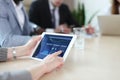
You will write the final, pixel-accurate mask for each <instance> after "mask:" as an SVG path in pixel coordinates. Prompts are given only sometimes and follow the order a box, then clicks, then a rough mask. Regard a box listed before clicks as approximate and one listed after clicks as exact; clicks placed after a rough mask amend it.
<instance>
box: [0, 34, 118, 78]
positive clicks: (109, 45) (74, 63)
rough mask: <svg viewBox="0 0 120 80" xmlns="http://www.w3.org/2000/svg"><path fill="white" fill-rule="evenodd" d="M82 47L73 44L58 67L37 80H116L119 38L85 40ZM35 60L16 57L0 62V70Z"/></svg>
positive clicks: (14, 68) (22, 67)
mask: <svg viewBox="0 0 120 80" xmlns="http://www.w3.org/2000/svg"><path fill="white" fill-rule="evenodd" d="M85 44H86V45H85V49H84V50H80V49H78V48H75V47H73V48H72V49H71V52H70V54H69V56H68V58H67V60H66V61H65V64H64V66H63V67H62V69H60V70H56V71H53V72H52V73H50V74H46V75H45V76H43V77H42V78H41V79H40V80H120V37H109V36H104V37H99V38H93V39H86V40H85ZM38 63H39V62H38V61H35V60H31V59H23V60H22V59H19V60H16V61H12V62H3V63H0V72H1V71H11V70H12V71H14V70H18V69H19V70H21V69H26V68H27V67H29V66H32V65H33V64H38Z"/></svg>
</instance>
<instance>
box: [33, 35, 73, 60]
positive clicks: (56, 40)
mask: <svg viewBox="0 0 120 80" xmlns="http://www.w3.org/2000/svg"><path fill="white" fill-rule="evenodd" d="M72 38H73V37H72V36H61V35H51V34H45V35H44V37H43V38H42V40H41V42H40V43H39V44H38V47H37V49H36V50H35V53H34V54H33V57H35V58H40V59H43V58H45V57H46V56H47V55H49V54H52V53H54V52H56V51H59V50H62V54H60V55H59V56H60V57H63V56H64V54H65V51H66V49H67V47H68V46H69V44H70V42H71V40H72Z"/></svg>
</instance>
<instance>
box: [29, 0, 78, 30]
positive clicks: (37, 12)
mask: <svg viewBox="0 0 120 80" xmlns="http://www.w3.org/2000/svg"><path fill="white" fill-rule="evenodd" d="M59 14H60V22H59V23H60V24H64V23H66V24H68V25H75V26H79V24H78V23H77V22H76V21H75V20H74V19H73V17H72V15H71V12H70V10H69V8H68V6H67V5H65V4H62V5H61V6H60V7H59ZM29 18H30V21H31V22H33V23H35V24H37V25H39V26H41V27H42V28H53V26H52V18H51V13H50V8H49V3H48V0H37V1H34V2H33V3H32V5H31V7H30V11H29Z"/></svg>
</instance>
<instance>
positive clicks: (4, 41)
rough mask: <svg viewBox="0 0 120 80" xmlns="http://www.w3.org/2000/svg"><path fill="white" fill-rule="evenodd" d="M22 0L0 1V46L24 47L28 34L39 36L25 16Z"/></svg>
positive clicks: (28, 37)
mask: <svg viewBox="0 0 120 80" xmlns="http://www.w3.org/2000/svg"><path fill="white" fill-rule="evenodd" d="M22 1H23V0H0V45H1V47H15V46H21V45H24V44H25V43H26V42H27V41H28V40H29V39H30V38H31V36H30V34H33V33H37V32H39V33H38V34H40V29H38V30H36V29H34V28H33V27H32V26H31V24H30V22H29V19H28V16H27V15H26V12H25V10H24V6H23V3H22Z"/></svg>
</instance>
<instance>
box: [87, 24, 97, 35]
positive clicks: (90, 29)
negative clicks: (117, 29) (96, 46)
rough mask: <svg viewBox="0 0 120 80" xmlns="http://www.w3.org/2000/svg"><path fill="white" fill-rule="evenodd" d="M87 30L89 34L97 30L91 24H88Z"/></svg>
mask: <svg viewBox="0 0 120 80" xmlns="http://www.w3.org/2000/svg"><path fill="white" fill-rule="evenodd" d="M85 30H86V32H87V34H94V32H95V29H94V28H93V27H92V26H91V25H88V28H86V29H85Z"/></svg>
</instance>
